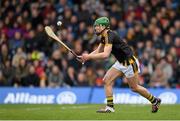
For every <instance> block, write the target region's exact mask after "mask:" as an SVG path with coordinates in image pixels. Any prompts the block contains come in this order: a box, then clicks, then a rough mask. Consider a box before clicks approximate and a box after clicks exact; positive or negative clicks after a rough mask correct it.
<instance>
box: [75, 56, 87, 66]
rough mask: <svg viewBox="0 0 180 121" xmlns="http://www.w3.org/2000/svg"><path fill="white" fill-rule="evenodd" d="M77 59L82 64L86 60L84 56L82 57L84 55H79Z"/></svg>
mask: <svg viewBox="0 0 180 121" xmlns="http://www.w3.org/2000/svg"><path fill="white" fill-rule="evenodd" d="M77 60H78V61H79V62H81V63H82V64H84V63H85V61H84V60H83V57H82V56H77Z"/></svg>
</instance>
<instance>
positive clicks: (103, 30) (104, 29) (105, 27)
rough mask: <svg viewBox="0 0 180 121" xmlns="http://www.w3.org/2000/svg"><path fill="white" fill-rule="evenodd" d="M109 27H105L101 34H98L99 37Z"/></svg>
mask: <svg viewBox="0 0 180 121" xmlns="http://www.w3.org/2000/svg"><path fill="white" fill-rule="evenodd" d="M107 28H108V27H105V28H104V29H103V30H102V31H101V32H99V33H96V35H97V36H99V35H101V34H102V33H103V32H104V31H105V30H106V29H107Z"/></svg>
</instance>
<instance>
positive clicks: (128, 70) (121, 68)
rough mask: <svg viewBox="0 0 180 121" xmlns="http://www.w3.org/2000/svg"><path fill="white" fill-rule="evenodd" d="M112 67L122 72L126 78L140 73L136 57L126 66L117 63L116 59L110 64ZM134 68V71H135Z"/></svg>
mask: <svg viewBox="0 0 180 121" xmlns="http://www.w3.org/2000/svg"><path fill="white" fill-rule="evenodd" d="M133 66H134V67H133ZM112 67H113V68H115V69H117V70H119V71H121V72H123V73H124V75H125V77H127V78H130V77H133V76H134V75H135V74H136V73H140V66H139V61H138V59H135V62H134V63H133V64H130V65H128V66H124V65H123V64H122V63H119V62H118V61H116V62H115V63H114V64H113V65H112ZM135 68H136V71H135Z"/></svg>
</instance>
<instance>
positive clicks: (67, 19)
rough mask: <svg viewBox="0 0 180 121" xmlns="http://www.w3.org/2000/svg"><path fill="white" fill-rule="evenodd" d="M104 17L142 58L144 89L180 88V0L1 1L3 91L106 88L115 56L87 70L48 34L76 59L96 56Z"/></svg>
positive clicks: (121, 82)
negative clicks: (97, 27)
mask: <svg viewBox="0 0 180 121" xmlns="http://www.w3.org/2000/svg"><path fill="white" fill-rule="evenodd" d="M100 16H108V17H109V18H110V23H111V29H112V30H114V31H116V32H117V33H118V34H119V35H120V37H121V38H122V39H123V41H126V42H127V43H128V44H129V45H130V46H131V47H132V49H133V50H134V52H135V54H136V56H138V58H139V60H140V63H141V74H140V76H139V80H140V84H141V85H143V86H145V87H152V88H180V60H179V57H180V1H179V0H46V1H45V0H1V1H0V86H13V87H54V88H55V87H72V86H97V87H101V86H103V80H102V79H103V76H104V74H105V73H106V70H107V69H108V68H109V67H111V65H112V64H113V63H114V62H115V58H114V57H113V56H111V57H110V58H109V59H107V60H96V61H88V62H86V63H85V65H83V66H82V65H81V63H79V62H78V61H76V59H75V57H74V56H73V55H72V54H71V53H69V52H68V51H67V50H66V49H65V48H64V47H63V46H61V45H60V44H58V43H57V42H55V41H54V40H52V39H50V38H49V37H48V36H47V35H46V33H45V32H44V26H46V25H50V26H51V27H52V28H53V30H54V31H55V32H56V33H57V35H58V36H59V38H61V39H62V40H63V42H65V43H66V44H67V45H68V46H69V47H70V48H72V49H73V50H74V51H75V52H76V53H77V54H79V55H80V54H82V53H83V52H91V51H93V50H94V49H95V48H96V47H97V45H98V43H99V38H98V37H97V36H96V35H94V31H93V22H94V20H95V19H96V18H98V17H100ZM59 20H61V21H62V23H63V25H62V26H57V21H59ZM114 86H116V87H127V86H128V85H127V80H126V79H125V78H118V79H116V82H115V84H114Z"/></svg>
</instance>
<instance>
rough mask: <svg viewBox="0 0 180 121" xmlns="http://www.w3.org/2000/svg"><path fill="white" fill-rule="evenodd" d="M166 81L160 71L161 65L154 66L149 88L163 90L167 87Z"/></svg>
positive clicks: (164, 75)
mask: <svg viewBox="0 0 180 121" xmlns="http://www.w3.org/2000/svg"><path fill="white" fill-rule="evenodd" d="M168 86H169V85H168V80H167V79H166V73H164V72H163V71H162V67H161V65H158V66H156V68H155V71H154V72H153V74H152V77H151V81H150V87H154V88H165V87H168Z"/></svg>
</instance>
